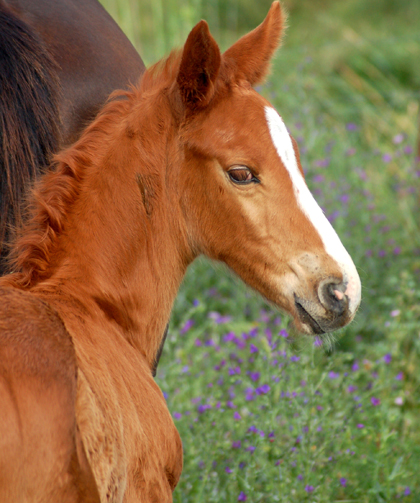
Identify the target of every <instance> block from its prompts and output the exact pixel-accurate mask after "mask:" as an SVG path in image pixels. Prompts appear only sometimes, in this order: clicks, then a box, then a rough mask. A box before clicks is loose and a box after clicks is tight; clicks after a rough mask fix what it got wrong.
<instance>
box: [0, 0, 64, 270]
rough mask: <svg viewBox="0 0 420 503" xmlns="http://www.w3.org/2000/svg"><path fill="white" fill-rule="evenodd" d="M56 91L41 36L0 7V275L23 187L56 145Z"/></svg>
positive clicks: (54, 74)
mask: <svg viewBox="0 0 420 503" xmlns="http://www.w3.org/2000/svg"><path fill="white" fill-rule="evenodd" d="M59 92H60V89H59V81H58V77H57V66H56V63H55V62H54V60H53V58H52V56H51V55H50V54H49V53H48V50H47V49H46V47H45V45H44V44H43V42H42V40H41V38H40V37H39V36H38V35H37V34H36V33H35V32H34V30H32V29H31V28H30V27H29V26H28V25H27V24H26V23H24V22H23V21H21V20H20V19H19V18H18V17H17V16H16V15H14V14H13V13H12V12H10V11H9V10H8V9H6V8H5V7H4V6H3V5H2V4H0V274H3V273H4V272H5V270H6V261H5V256H6V254H7V248H8V247H7V241H8V240H9V239H10V236H11V234H12V229H14V228H15V227H16V226H18V225H19V224H20V223H21V220H22V204H23V198H24V194H25V192H26V189H27V188H28V186H29V184H30V182H31V181H32V180H33V179H34V177H35V176H36V175H37V173H39V171H40V169H41V168H43V167H44V166H47V165H48V163H49V161H50V159H51V155H52V153H53V152H55V151H56V150H57V148H58V145H59V134H60V117H59V111H58V94H59Z"/></svg>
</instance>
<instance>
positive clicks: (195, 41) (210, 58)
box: [177, 21, 221, 111]
mask: <svg viewBox="0 0 420 503" xmlns="http://www.w3.org/2000/svg"><path fill="white" fill-rule="evenodd" d="M220 64H221V56H220V50H219V46H218V45H217V43H216V41H215V40H214V38H213V37H212V36H211V34H210V31H209V27H208V24H207V23H206V21H200V22H199V23H198V24H197V25H196V26H195V27H194V28H193V29H192V31H191V33H190V34H189V35H188V38H187V41H186V42H185V45H184V51H183V53H182V59H181V64H180V67H179V73H178V77H177V83H178V86H179V90H180V92H181V98H182V101H183V103H184V105H185V106H186V107H187V109H189V110H190V111H193V110H196V109H200V108H203V107H205V106H206V105H207V104H208V103H209V102H210V100H211V99H212V97H213V95H214V90H215V89H214V82H215V80H216V78H217V75H218V73H219V69H220Z"/></svg>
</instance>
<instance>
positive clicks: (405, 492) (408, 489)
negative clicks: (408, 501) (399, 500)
mask: <svg viewBox="0 0 420 503" xmlns="http://www.w3.org/2000/svg"><path fill="white" fill-rule="evenodd" d="M410 494H411V490H410V488H409V487H408V486H406V488H405V489H404V496H409V495H410Z"/></svg>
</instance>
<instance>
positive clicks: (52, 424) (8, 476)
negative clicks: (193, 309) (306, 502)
mask: <svg viewBox="0 0 420 503" xmlns="http://www.w3.org/2000/svg"><path fill="white" fill-rule="evenodd" d="M282 25H283V16H282V13H281V9H280V5H279V3H278V2H275V3H274V4H273V5H272V7H271V9H270V11H269V13H268V15H267V17H266V19H265V21H264V22H263V23H262V24H261V25H260V26H259V27H258V28H256V29H255V30H254V31H252V32H251V33H249V34H248V35H246V36H244V37H243V38H241V39H240V40H239V41H238V42H237V43H236V44H234V45H233V46H232V47H231V48H230V49H229V50H227V51H226V52H225V53H224V54H223V55H221V54H220V51H219V48H218V46H217V44H216V42H215V41H214V39H213V38H212V36H211V35H210V33H209V30H208V26H207V24H206V23H205V22H204V21H201V22H200V23H198V24H197V25H196V26H195V28H194V29H193V30H192V32H191V33H190V35H189V37H188V39H187V41H186V44H185V46H184V48H183V51H182V52H180V53H176V52H175V53H172V54H171V55H170V56H169V57H168V58H167V59H166V60H165V61H164V62H161V63H159V64H158V65H156V66H154V67H153V68H151V69H150V70H148V71H147V72H146V74H145V75H144V77H143V79H142V82H141V84H140V86H139V88H138V89H133V90H132V91H131V92H121V93H119V94H116V95H115V96H114V98H118V99H113V100H111V101H110V102H109V103H108V104H107V105H106V106H105V108H104V109H103V111H102V112H101V113H100V115H99V116H98V117H97V118H96V120H95V121H94V122H93V123H92V124H91V125H90V126H89V127H88V128H87V130H86V131H85V133H84V134H83V135H82V137H81V139H80V140H79V141H78V142H77V143H76V144H75V145H74V146H73V147H71V148H69V149H67V150H65V151H63V152H61V153H60V154H59V155H58V156H56V160H55V169H54V171H52V172H49V173H47V174H46V175H45V176H44V177H43V178H42V180H41V181H40V183H39V184H38V185H37V187H36V189H35V190H34V193H33V201H32V217H31V219H30V220H29V221H28V223H27V225H26V227H25V228H24V230H23V232H22V235H21V237H20V238H19V239H18V241H17V244H16V247H15V255H16V259H15V270H16V271H17V272H16V273H14V274H12V275H9V276H8V277H5V278H3V279H2V280H0V285H1V286H2V288H1V290H0V291H1V296H2V302H1V307H0V328H1V339H0V340H1V344H0V351H1V359H0V368H1V380H0V393H1V400H2V407H1V408H0V410H1V413H0V414H1V415H2V417H1V419H2V420H1V421H0V424H1V428H2V433H1V435H0V439H1V440H0V446H1V448H0V474H1V475H0V477H1V483H0V501H1V502H6V501H13V502H26V501H37V502H53V501H54V502H55V501H56V502H75V501H91V502H97V501H101V502H124V503H134V502H139V501H141V502H143V503H145V502H148V503H151V502H159V503H164V502H170V501H172V491H173V489H174V488H175V486H176V484H177V482H178V479H179V476H180V473H181V469H182V446H181V441H180V438H179V435H178V433H177V431H176V429H175V426H174V424H173V421H172V419H171V416H170V413H169V411H168V409H167V407H166V404H165V400H164V398H163V396H162V393H161V391H160V390H159V388H158V386H157V385H156V383H155V382H154V380H153V378H152V373H151V369H152V367H153V362H154V359H155V355H156V352H157V351H158V348H159V346H160V344H161V334H162V333H163V331H164V328H165V325H166V324H167V322H168V319H169V315H170V312H171V308H172V304H173V301H174V299H175V296H176V294H177V290H178V288H179V285H180V283H181V281H182V278H183V276H184V274H185V271H186V269H187V267H188V265H189V264H190V263H191V262H192V261H193V260H194V258H195V257H197V256H198V255H200V254H205V255H207V256H208V257H210V258H212V259H215V260H220V261H223V262H225V263H226V264H227V265H228V266H229V267H231V268H232V269H233V270H234V271H235V272H236V273H237V274H238V275H239V276H240V277H241V278H242V279H243V280H244V281H245V282H247V283H248V284H249V285H250V286H252V287H253V288H255V289H256V290H258V291H259V292H260V293H261V294H262V295H264V296H265V297H266V298H268V299H269V300H271V301H272V302H273V303H275V304H276V305H277V306H279V307H280V308H281V309H283V310H285V311H287V312H289V313H290V314H291V316H292V317H293V319H294V323H295V325H296V327H297V329H298V330H300V331H301V332H304V333H306V334H309V335H311V334H319V333H324V332H326V331H331V330H334V329H336V328H338V327H342V326H344V325H346V324H347V323H349V322H350V321H351V320H352V318H353V317H354V315H355V312H356V310H357V307H358V305H359V302H360V281H359V277H358V274H357V272H356V269H355V267H354V265H353V262H352V260H351V258H350V257H349V255H348V253H347V252H346V250H345V249H344V247H343V245H342V244H341V242H340V240H339V238H338V237H337V235H336V234H335V232H334V230H333V229H332V227H331V226H330V224H329V223H328V221H327V219H326V218H325V217H324V215H323V213H322V211H321V210H320V208H319V207H318V206H317V204H316V202H315V200H314V199H313V197H312V196H311V194H310V193H309V190H308V188H307V186H306V184H305V181H304V178H303V172H302V169H301V166H300V163H299V156H298V152H297V148H296V144H295V143H294V141H293V140H292V138H291V137H290V135H289V134H288V132H287V129H286V127H285V126H284V123H283V121H282V119H281V118H280V116H279V115H278V114H277V112H276V111H275V110H274V109H273V108H272V106H271V105H270V104H269V103H268V102H267V101H266V100H265V99H264V98H262V97H261V96H259V95H258V94H257V93H256V92H255V91H254V90H253V88H252V86H253V85H255V84H257V83H258V82H260V81H261V79H263V78H264V76H265V75H266V73H267V71H268V65H269V61H270V58H271V57H272V55H273V53H274V52H275V49H276V47H277V45H278V42H279V39H280V36H281V32H282ZM41 460H42V462H41Z"/></svg>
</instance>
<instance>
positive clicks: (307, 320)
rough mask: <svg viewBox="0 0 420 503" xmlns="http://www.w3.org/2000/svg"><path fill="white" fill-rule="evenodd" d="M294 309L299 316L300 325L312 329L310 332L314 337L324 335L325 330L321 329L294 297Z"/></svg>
mask: <svg viewBox="0 0 420 503" xmlns="http://www.w3.org/2000/svg"><path fill="white" fill-rule="evenodd" d="M295 307H296V311H297V313H298V316H299V320H300V322H301V323H303V324H305V325H309V327H310V328H311V329H312V332H313V333H314V334H316V335H321V334H325V332H326V331H325V330H324V329H323V328H322V327H321V325H320V324H319V323H318V322H317V321H316V319H315V318H314V317H313V316H311V314H310V313H309V312H308V311H307V310H306V309H305V308H304V307H303V305H302V303H301V302H300V299H299V298H298V297H296V296H295Z"/></svg>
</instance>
